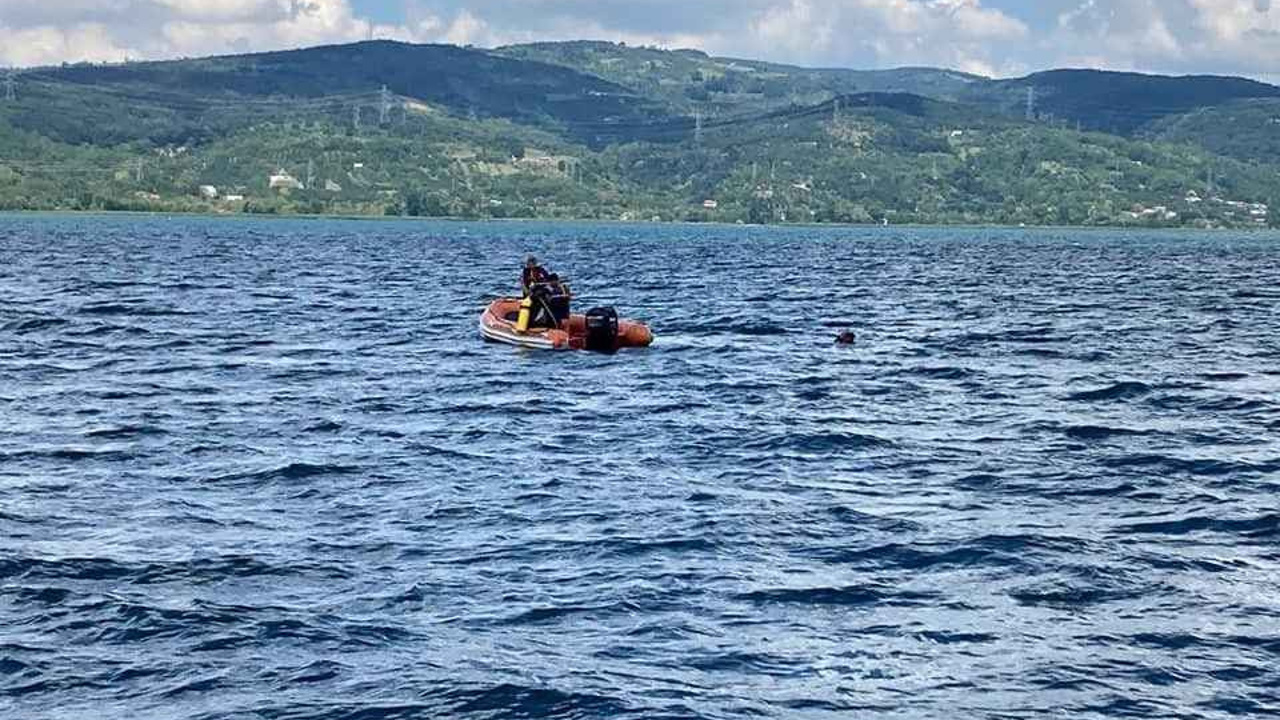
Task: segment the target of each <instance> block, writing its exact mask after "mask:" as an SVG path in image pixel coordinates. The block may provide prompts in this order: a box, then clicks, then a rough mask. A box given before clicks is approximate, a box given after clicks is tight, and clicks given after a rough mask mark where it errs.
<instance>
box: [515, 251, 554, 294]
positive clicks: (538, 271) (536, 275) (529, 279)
mask: <svg viewBox="0 0 1280 720" xmlns="http://www.w3.org/2000/svg"><path fill="white" fill-rule="evenodd" d="M549 277H550V276H549V275H547V271H546V270H545V269H544V268H543V267H542V266H541V265H539V264H538V258H536V257H534V256H532V255H530V256H528V257H526V258H525V259H524V270H522V271H521V272H520V287H521V289H522V290H523V291H524V296H525V297H529V294H530V293H532V292H533V288H534V287H535V286H537V285H542V284H544V283H546V282H547V280H548V279H549Z"/></svg>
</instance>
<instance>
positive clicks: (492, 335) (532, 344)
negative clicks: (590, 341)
mask: <svg viewBox="0 0 1280 720" xmlns="http://www.w3.org/2000/svg"><path fill="white" fill-rule="evenodd" d="M480 334H482V335H484V336H485V337H487V338H489V339H490V340H494V341H496V342H502V343H507V344H508V345H519V346H520V347H528V348H536V349H539V350H555V349H556V344H555V342H554V341H552V340H550V339H548V338H545V337H536V336H531V335H520V334H518V333H514V332H509V331H506V330H503V329H501V328H496V327H492V326H490V325H487V324H486V323H485V322H484V320H483V319H482V320H481V321H480Z"/></svg>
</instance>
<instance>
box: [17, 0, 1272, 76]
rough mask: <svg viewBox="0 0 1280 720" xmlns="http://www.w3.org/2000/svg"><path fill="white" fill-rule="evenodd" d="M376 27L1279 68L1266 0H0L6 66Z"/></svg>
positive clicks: (976, 63) (850, 62)
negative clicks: (40, 0)
mask: <svg viewBox="0 0 1280 720" xmlns="http://www.w3.org/2000/svg"><path fill="white" fill-rule="evenodd" d="M370 34H373V35H375V36H377V37H384V38H394V39H400V40H406V41H412V42H450V43H458V44H474V45H477V46H483V47H489V46H494V45H500V44H509V43H518V42H528V41H532V40H564V39H581V38H586V39H603V40H615V41H625V42H628V43H632V44H646V45H656V46H662V47H697V48H701V49H704V50H707V51H708V52H712V53H715V54H720V55H730V56H737V57H750V58H759V59H767V60H775V61H780V62H791V63H798V64H805V65H822V66H844V67H857V68H877V67H897V66H903V65H933V66H943V67H950V68H955V69H960V70H965V71H969V72H977V73H981V74H986V75H997V76H1011V75H1020V74H1025V73H1027V72H1032V71H1035V70H1040V69H1045V68H1050V67H1064V66H1070V67H1086V66H1087V67H1104V68H1111V69H1122V70H1142V71H1153V72H1169V73H1230V74H1241V75H1247V76H1251V77H1259V78H1263V79H1267V80H1272V81H1274V80H1277V79H1280V3H1277V7H1273V6H1272V0H1027V1H1022V0H47V1H46V2H32V1H31V0H0V65H18V66H24V65H34V64H43V63H50V62H61V61H75V60H94V61H98V60H120V59H123V58H126V57H129V58H164V57H176V56H196V55H206V54H219V53H230V52H242V51H248V50H267V49H277V48H291V47H302V46H306V45H314V44H320V43H331V42H349V41H353V40H358V39H363V38H365V37H368V36H369V35H370Z"/></svg>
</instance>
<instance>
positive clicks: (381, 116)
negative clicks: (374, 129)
mask: <svg viewBox="0 0 1280 720" xmlns="http://www.w3.org/2000/svg"><path fill="white" fill-rule="evenodd" d="M378 98H379V100H380V102H379V103H378V124H379V125H386V124H387V120H388V119H389V118H390V117H391V91H390V90H387V86H386V85H383V86H382V91H381V92H380V93H378Z"/></svg>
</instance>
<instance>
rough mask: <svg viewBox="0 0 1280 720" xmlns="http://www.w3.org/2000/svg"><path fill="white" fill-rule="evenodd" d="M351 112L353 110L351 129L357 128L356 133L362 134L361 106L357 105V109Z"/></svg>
mask: <svg viewBox="0 0 1280 720" xmlns="http://www.w3.org/2000/svg"><path fill="white" fill-rule="evenodd" d="M351 110H352V115H351V127H353V128H355V131H356V132H360V106H359V105H356V106H355V107H353V108H351Z"/></svg>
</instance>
